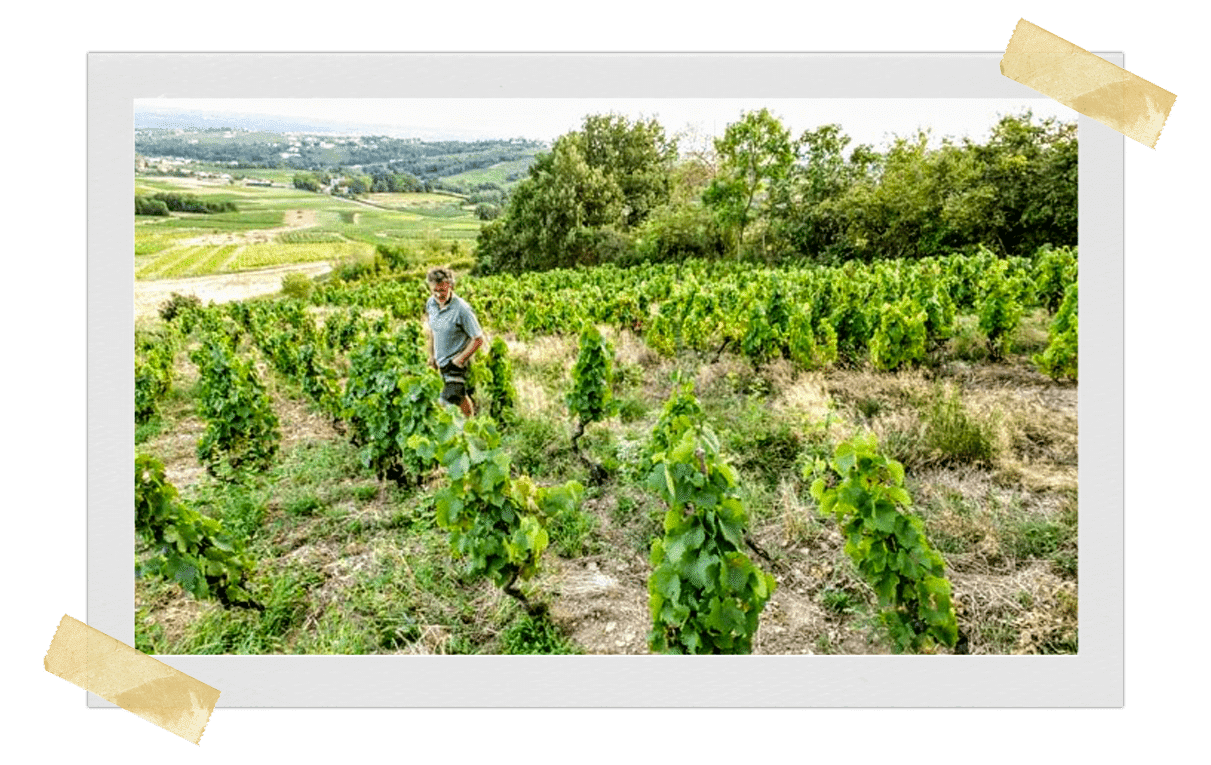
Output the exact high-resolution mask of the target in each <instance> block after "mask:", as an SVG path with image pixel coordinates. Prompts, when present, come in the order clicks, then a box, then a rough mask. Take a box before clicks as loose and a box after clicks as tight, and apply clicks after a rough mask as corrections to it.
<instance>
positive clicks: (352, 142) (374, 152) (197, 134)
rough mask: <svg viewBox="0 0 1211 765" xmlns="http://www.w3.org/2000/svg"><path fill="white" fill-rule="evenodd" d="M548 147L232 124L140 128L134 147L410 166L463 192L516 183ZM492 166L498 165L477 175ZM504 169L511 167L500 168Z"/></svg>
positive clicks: (264, 161) (334, 164)
mask: <svg viewBox="0 0 1211 765" xmlns="http://www.w3.org/2000/svg"><path fill="white" fill-rule="evenodd" d="M545 148H546V144H545V143H542V142H540V141H531V140H526V139H521V138H513V139H508V140H481V141H421V140H419V139H414V138H391V137H389V136H381V135H376V136H366V135H333V134H330V133H308V132H291V133H275V132H269V131H265V130H243V129H239V128H233V127H229V126H228V127H209V128H203V129H196V130H181V129H170V128H143V129H139V130H136V131H135V152H136V153H138V154H141V155H143V156H146V157H181V158H185V159H191V160H194V161H196V162H209V163H232V162H235V163H238V166H239V167H246V168H280V169H293V170H309V171H341V170H347V169H353V170H357V171H358V172H361V173H365V174H374V173H378V172H387V173H409V174H411V175H414V176H416V177H417V178H419V179H420V180H421V181H425V182H426V183H427V184H428V185H431V186H433V187H436V188H449V189H451V190H456V191H464V192H466V191H473V190H475V186H476V185H479V184H481V183H491V184H493V185H498V186H500V187H501V188H505V187H507V186H509V185H512V184H513V183H514V182H516V180H518V179H519V178H521V177H524V175H525V173H526V169H527V168H528V167H529V165H530V162H532V161H533V158H534V155H535V154H537V153H538V152H539V151H541V150H543V149H545ZM490 168H491V169H493V172H490V173H488V174H487V175H486V176H482V175H481V174H480V171H487V170H489V169H490ZM500 168H507V171H505V172H501V170H500ZM453 176H457V178H453ZM481 178H482V180H481ZM489 179H490V180H489Z"/></svg>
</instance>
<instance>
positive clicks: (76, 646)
mask: <svg viewBox="0 0 1211 765" xmlns="http://www.w3.org/2000/svg"><path fill="white" fill-rule="evenodd" d="M42 663H43V666H45V667H46V671H47V672H50V673H51V674H54V675H58V676H59V677H61V678H63V679H64V680H67V681H69V682H72V683H75V684H76V685H78V686H80V687H81V688H83V689H84V690H86V691H91V692H93V693H95V694H97V695H98V696H100V697H101V698H103V699H105V700H106V701H109V702H112V703H114V704H117V705H118V706H120V707H122V708H123V709H125V710H127V711H129V712H134V713H135V714H137V715H138V716H139V717H142V718H143V719H144V720H147V721H148V722H153V723H155V724H156V725H159V726H160V727H161V728H164V729H165V730H168V731H171V732H173V733H175V734H177V735H178V736H180V737H181V738H184V739H188V740H189V741H192V742H193V743H195V744H196V743H198V742H199V741H201V739H202V734H203V733H204V732H205V731H206V723H207V722H209V721H210V713H211V712H213V711H214V705H215V703H216V702H217V701H218V700H219V691H218V690H216V689H214V688H211V687H210V686H209V685H206V684H205V683H203V682H201V681H200V680H195V679H194V678H192V677H190V676H189V675H187V674H185V673H184V672H181V671H180V670H177V669H173V668H172V667H170V666H168V665H167V664H165V663H163V662H161V661H157V660H156V659H153V658H151V657H150V656H148V655H147V654H145V653H143V652H142V651H139V650H136V649H134V648H131V647H130V646H128V645H126V644H125V643H123V642H122V641H120V640H115V639H114V638H111V637H110V636H109V635H106V634H105V633H104V632H99V631H98V630H95V629H93V628H92V627H89V626H88V625H87V624H84V623H83V622H80V621H77V620H75V619H73V618H71V617H70V616H67V615H64V616H63V619H62V621H60V622H59V627H58V629H57V630H55V637H54V639H53V640H52V641H51V644H50V650H49V651H47V652H46V658H45V659H44V660H43V662H42Z"/></svg>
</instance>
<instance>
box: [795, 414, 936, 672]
mask: <svg viewBox="0 0 1211 765" xmlns="http://www.w3.org/2000/svg"><path fill="white" fill-rule="evenodd" d="M829 464H830V466H831V467H832V469H833V470H834V471H835V472H836V473H837V476H839V479H840V483H839V484H837V485H835V486H832V487H828V486H827V484H826V481H825V479H824V478H817V479H816V480H815V481H814V482H813V483H812V487H811V494H812V496H813V497H814V498H815V499H816V501H817V502H819V503H820V510H821V511H822V512H823V513H824V514H826V515H832V516H834V517H835V518H836V519H837V523H838V524H839V525H840V527H841V532H842V534H843V535H844V536H845V553H846V554H847V555H848V556H849V557H850V558H851V559H852V560H853V561H854V563H855V564H856V565H857V567H858V571H859V572H860V573H861V574H862V575H863V576H864V577H865V578H866V580H867V581H868V582H869V583H870V584H871V586H872V587H874V590H875V594H876V595H877V596H878V600H879V606H880V608H881V609H882V614H881V618H882V621H883V624H884V625H885V626H886V627H887V629H888V632H889V633H890V635H891V639H892V645H893V647H894V649H895V651H896V652H897V653H903V652H905V651H913V652H928V651H932V650H933V648H934V646H935V645H937V644H941V645H946V646H950V647H953V646H954V645H955V642H956V640H957V639H958V625H957V622H956V618H955V611H954V606H953V605H952V603H951V599H950V582H949V581H948V580H947V579H946V572H945V564H944V561H943V560H942V556H941V555H939V554H938V553H937V552H936V551H935V550H934V549H933V547H932V546H931V545H930V544H929V540H928V539H927V538H926V536H925V527H924V524H923V523H922V522H921V519H920V518H918V517H916V516H915V515H911V514H909V513H907V512H905V511H902V510H900V509H899V508H900V507H907V506H909V505H911V504H912V499H911V498H910V497H909V495H908V492H907V491H905V490H904V468H903V466H901V465H900V463H898V462H896V461H895V460H891V459H888V458H887V457H884V456H883V455H881V454H879V451H878V444H877V442H876V441H875V437H874V436H873V435H870V436H866V437H863V436H856V437H855V438H853V439H852V440H849V441H843V442H841V443H840V444H838V445H837V447H836V450H835V451H834V455H833V459H832V460H831V461H830V463H829Z"/></svg>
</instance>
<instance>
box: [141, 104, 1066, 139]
mask: <svg viewBox="0 0 1211 765" xmlns="http://www.w3.org/2000/svg"><path fill="white" fill-rule="evenodd" d="M761 108H768V109H769V110H770V112H771V113H772V114H774V115H775V116H776V117H778V118H779V119H780V120H781V121H782V123H783V124H784V125H785V126H787V127H788V128H789V129H790V131H791V133H792V135H794V136H796V137H798V136H799V135H800V134H802V133H803V132H804V131H805V130H810V129H814V128H816V127H818V126H820V125H824V124H828V123H839V124H840V125H841V127H842V129H843V131H844V132H845V133H846V134H847V135H849V136H850V137H851V138H852V139H853V143H852V144H851V148H852V146H856V145H857V144H859V143H866V144H870V145H872V146H874V147H876V148H884V147H886V146H887V145H888V144H889V143H890V142H891V140H892V139H893V137H894V136H908V135H913V134H915V133H916V131H917V129H918V128H924V129H930V130H931V131H932V136H933V139H934V143H938V142H940V141H941V139H942V137H944V136H950V137H954V138H963V137H970V138H972V139H973V140H976V141H983V140H984V139H986V138H987V137H988V134H989V131H990V129H991V127H992V126H993V125H994V124H995V123H996V122H997V120H998V119H999V116H1000V115H1004V114H1019V113H1021V112H1022V111H1023V110H1025V109H1027V108H1029V109H1031V110H1032V111H1033V113H1034V114H1035V116H1036V117H1040V118H1042V117H1048V116H1051V117H1056V118H1058V119H1061V120H1064V121H1072V120H1075V119H1076V118H1077V113H1076V112H1075V111H1073V110H1072V109H1070V108H1068V107H1066V106H1063V105H1061V104H1059V103H1057V102H1055V101H1053V100H1051V99H1046V98H1024V99H994V98H987V99H971V98H962V99H960V98H938V99H888V98H878V99H874V98H871V99H857V98H851V99H740V98H737V99H707V98H682V99H668V98H592V99H581V98H496V99H483V98H480V99H476V98H412V99H354V98H348V99H330V98H293V99H286V98H270V99H255V98H225V99H184V98H171V99H169V98H156V99H136V100H135V113H136V122H135V125H136V127H142V126H145V125H150V124H152V123H150V122H148V121H147V120H148V116H149V115H152V114H154V115H155V117H156V119H155V122H154V124H155V125H156V126H169V125H171V126H174V127H182V128H187V127H191V126H194V124H196V122H193V121H191V115H196V114H198V113H204V114H205V115H206V116H207V117H208V118H210V119H217V120H221V121H223V124H224V125H225V126H230V127H241V128H251V129H257V128H259V129H268V130H281V129H283V128H282V127H281V126H282V125H283V124H288V123H289V122H291V121H296V122H307V123H309V124H318V123H321V122H322V123H326V124H333V125H336V124H339V125H340V126H341V129H342V131H347V132H353V130H354V129H356V130H357V131H358V132H364V133H374V134H385V135H390V136H394V137H399V138H420V139H423V140H442V139H451V140H477V139H491V138H500V139H505V138H528V139H533V140H539V141H548V142H549V141H552V140H554V139H555V138H556V137H558V136H560V135H563V134H564V133H567V132H570V131H573V130H576V129H578V128H579V127H580V126H581V124H582V122H583V120H584V117H585V115H588V114H602V113H614V114H622V115H625V116H627V117H628V118H630V119H632V120H635V119H638V118H641V117H642V118H655V119H657V120H658V121H659V122H660V124H661V125H662V126H663V127H664V129H665V132H666V134H669V135H673V134H678V133H682V132H683V131H691V132H692V133H693V134H696V135H697V136H698V137H699V139H701V137H703V136H717V135H720V134H722V133H723V131H724V129H725V128H726V127H727V125H728V124H730V123H733V122H736V121H738V120H739V119H740V117H741V115H742V114H743V113H744V112H746V111H755V110H759V109H761ZM211 124H212V125H213V124H214V123H211ZM686 144H687V141H682V145H683V147H684V146H685V145H686Z"/></svg>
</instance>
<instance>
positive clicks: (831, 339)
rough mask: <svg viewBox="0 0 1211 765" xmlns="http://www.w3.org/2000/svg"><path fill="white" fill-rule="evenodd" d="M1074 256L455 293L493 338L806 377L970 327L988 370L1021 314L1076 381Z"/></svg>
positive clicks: (700, 273) (535, 276)
mask: <svg viewBox="0 0 1211 765" xmlns="http://www.w3.org/2000/svg"><path fill="white" fill-rule="evenodd" d="M1076 283H1077V255H1076V251H1075V249H1072V248H1059V249H1053V248H1050V247H1045V248H1042V249H1040V250H1039V251H1038V252H1036V253H1035V255H1034V256H1033V257H1031V258H997V257H996V256H994V255H993V254H992V253H991V252H990V251H988V250H981V251H980V252H979V253H978V254H975V255H950V256H946V257H940V258H922V259H914V260H888V261H879V262H876V263H873V264H870V265H864V264H861V263H858V262H853V261H851V262H848V263H846V264H844V265H842V266H820V265H810V264H807V265H800V266H785V267H778V268H755V267H753V266H752V265H750V264H742V263H719V262H714V261H712V262H706V261H687V262H684V263H680V264H649V265H643V266H636V267H631V268H621V267H616V266H601V267H597V268H593V269H587V270H586V269H579V270H569V269H564V270H555V271H547V272H541V273H527V274H522V275H518V276H515V275H494V276H489V277H482V278H479V277H476V278H468V279H466V280H465V281H464V282H463V283H460V285H459V292H460V294H461V295H462V296H463V297H464V298H466V299H467V300H468V301H469V302H470V303H471V304H472V305H474V306H475V307H476V310H477V311H479V312H480V313H481V314H482V315H483V316H484V317H485V319H486V320H487V322H488V326H490V327H493V328H496V329H500V330H506V329H507V330H509V331H512V332H515V333H516V334H517V336H518V337H521V338H527V337H530V336H536V335H547V334H575V333H577V332H579V331H580V328H581V327H582V326H584V325H585V324H596V325H609V326H613V327H616V328H617V329H620V330H621V329H626V330H629V331H631V332H634V333H636V334H639V335H641V336H642V337H643V339H644V341H645V342H646V343H647V344H648V345H649V346H650V347H651V348H652V349H653V350H655V351H657V352H658V353H660V354H662V355H666V356H673V355H675V354H676V353H677V352H679V351H682V350H695V351H701V352H711V351H713V352H716V353H719V352H722V351H723V350H726V349H730V350H732V351H735V352H739V353H742V354H743V355H744V356H745V357H746V358H748V359H750V360H751V361H753V362H754V363H764V362H767V361H769V360H771V359H774V358H785V359H789V360H790V361H792V362H793V363H794V364H795V365H796V366H798V367H799V368H803V369H818V368H822V367H827V366H830V365H834V364H846V365H855V364H862V363H867V362H869V363H870V364H871V365H872V366H874V367H875V368H877V369H880V370H895V369H899V368H902V367H905V366H910V365H914V364H919V363H922V362H923V361H925V360H926V358H927V355H928V353H929V352H930V350H931V349H934V348H937V347H939V346H940V345H941V344H942V343H944V342H945V341H946V340H948V339H949V338H951V337H952V336H953V335H954V334H955V332H956V319H957V317H958V316H960V315H963V314H968V315H974V316H975V317H976V319H977V321H978V328H979V331H980V333H981V334H982V336H983V337H984V338H985V341H986V342H987V346H988V351H989V354H990V355H991V357H992V358H993V359H999V358H1003V357H1004V356H1005V355H1006V354H1007V353H1008V352H1009V351H1010V350H1011V347H1010V346H1011V343H1012V341H1013V337H1014V332H1015V331H1016V329H1017V328H1018V326H1019V325H1020V323H1021V321H1022V318H1023V316H1024V314H1025V312H1026V311H1028V310H1031V309H1036V308H1044V309H1046V310H1047V311H1048V312H1049V313H1050V314H1052V315H1054V316H1056V317H1057V319H1058V318H1059V316H1060V315H1064V316H1066V317H1067V318H1065V319H1064V320H1062V321H1061V322H1060V323H1059V324H1058V325H1057V326H1055V327H1053V330H1052V331H1053V335H1054V337H1053V338H1052V339H1053V346H1054V347H1053V348H1052V349H1049V351H1048V353H1047V354H1045V355H1043V356H1040V358H1037V359H1035V363H1036V364H1037V365H1038V367H1039V369H1040V370H1041V371H1043V372H1044V373H1045V374H1048V375H1049V376H1052V377H1054V378H1056V379H1064V378H1066V379H1075V378H1076V373H1077V368H1076V330H1077V327H1076V301H1077V292H1076ZM423 299H424V292H423V280H422V279H420V278H418V277H417V275H416V274H404V275H402V276H401V278H400V280H398V281H392V280H381V281H376V282H373V283H367V284H352V285H349V284H339V283H334V284H330V285H326V286H324V287H322V288H321V289H318V290H316V292H315V294H314V296H313V298H312V300H313V302H315V303H317V304H321V305H335V306H358V307H362V308H375V309H380V310H384V311H387V312H389V313H391V314H392V315H394V316H397V317H400V318H403V317H406V316H411V315H414V314H415V306H416V305H418V304H420V302H421V301H423Z"/></svg>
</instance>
